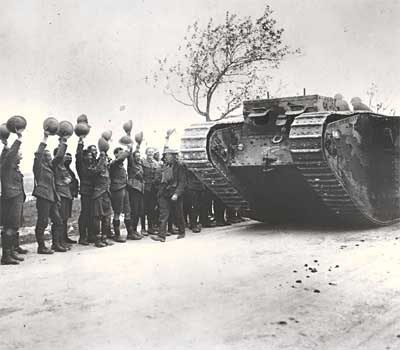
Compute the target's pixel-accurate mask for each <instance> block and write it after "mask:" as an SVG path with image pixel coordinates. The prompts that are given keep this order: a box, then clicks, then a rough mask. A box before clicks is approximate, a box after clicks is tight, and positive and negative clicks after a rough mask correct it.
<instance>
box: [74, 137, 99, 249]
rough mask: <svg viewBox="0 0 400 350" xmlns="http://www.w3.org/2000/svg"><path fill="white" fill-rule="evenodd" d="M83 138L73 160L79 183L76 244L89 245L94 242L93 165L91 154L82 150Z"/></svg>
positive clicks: (80, 139)
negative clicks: (79, 204) (77, 235)
mask: <svg viewBox="0 0 400 350" xmlns="http://www.w3.org/2000/svg"><path fill="white" fill-rule="evenodd" d="M83 138H84V136H80V137H79V141H78V148H77V150H76V158H75V159H76V161H75V167H76V172H77V173H78V176H79V180H80V182H81V185H80V188H79V190H80V194H81V212H80V214H79V219H78V227H79V241H78V243H79V244H81V245H89V242H90V243H94V242H95V238H94V233H93V198H92V196H93V180H92V178H91V169H92V168H93V167H94V165H95V164H94V158H93V156H92V152H90V151H89V150H87V149H86V150H84V143H83ZM96 153H97V150H96Z"/></svg>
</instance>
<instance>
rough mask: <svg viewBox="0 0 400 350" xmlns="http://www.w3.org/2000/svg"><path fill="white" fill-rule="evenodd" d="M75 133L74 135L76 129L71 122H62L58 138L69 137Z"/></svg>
mask: <svg viewBox="0 0 400 350" xmlns="http://www.w3.org/2000/svg"><path fill="white" fill-rule="evenodd" d="M73 133H74V127H73V125H72V124H71V123H70V122H69V121H67V120H63V121H62V122H60V124H59V128H58V132H57V135H58V136H60V137H69V136H71V135H72V134H73Z"/></svg>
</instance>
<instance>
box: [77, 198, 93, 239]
mask: <svg viewBox="0 0 400 350" xmlns="http://www.w3.org/2000/svg"><path fill="white" fill-rule="evenodd" d="M93 225H94V223H93V199H92V195H87V194H81V212H80V214H79V219H78V227H79V237H80V239H82V240H86V239H87V238H94V237H93V236H94V230H93Z"/></svg>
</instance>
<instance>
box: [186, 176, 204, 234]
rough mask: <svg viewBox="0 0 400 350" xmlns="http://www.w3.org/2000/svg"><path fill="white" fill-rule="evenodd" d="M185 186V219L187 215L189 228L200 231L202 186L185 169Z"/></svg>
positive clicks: (195, 231)
mask: <svg viewBox="0 0 400 350" xmlns="http://www.w3.org/2000/svg"><path fill="white" fill-rule="evenodd" d="M186 175H187V188H186V190H185V193H184V207H185V219H186V218H187V217H188V216H189V228H190V229H191V230H192V231H193V232H194V233H198V232H200V231H201V224H200V210H201V201H202V197H203V193H204V186H203V184H202V183H201V182H200V180H199V179H198V178H197V177H196V176H195V175H194V174H193V172H191V171H190V170H187V173H186Z"/></svg>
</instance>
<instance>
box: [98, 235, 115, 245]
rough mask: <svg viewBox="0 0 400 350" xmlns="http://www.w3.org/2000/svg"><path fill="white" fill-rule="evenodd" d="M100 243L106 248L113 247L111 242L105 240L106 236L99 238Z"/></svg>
mask: <svg viewBox="0 0 400 350" xmlns="http://www.w3.org/2000/svg"><path fill="white" fill-rule="evenodd" d="M101 242H102V243H103V244H105V245H106V246H108V245H109V246H112V245H114V243H113V242H111V241H110V240H109V239H108V238H107V236H101Z"/></svg>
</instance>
